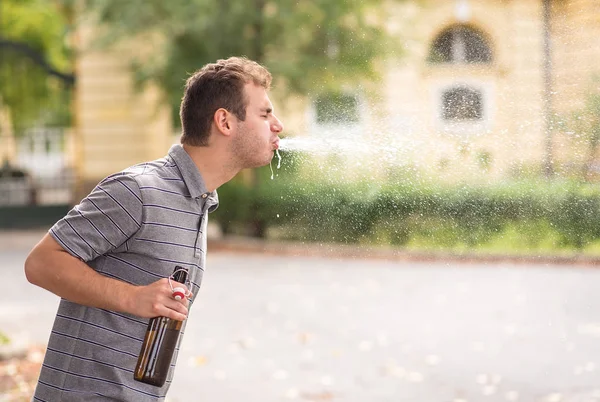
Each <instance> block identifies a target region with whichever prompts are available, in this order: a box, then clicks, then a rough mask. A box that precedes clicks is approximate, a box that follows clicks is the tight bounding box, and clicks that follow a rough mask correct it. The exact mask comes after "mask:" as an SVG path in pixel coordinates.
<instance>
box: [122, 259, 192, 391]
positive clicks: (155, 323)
mask: <svg viewBox="0 0 600 402" xmlns="http://www.w3.org/2000/svg"><path fill="white" fill-rule="evenodd" d="M187 276H188V272H187V270H186V269H185V268H182V267H179V266H177V267H175V271H174V273H173V279H174V280H175V281H177V282H179V283H185V282H186V281H187ZM182 324H183V321H177V320H173V319H171V318H167V317H154V318H152V319H150V322H148V329H147V330H146V336H145V337H144V343H143V344H142V349H141V350H140V354H139V356H138V361H137V365H136V366H135V371H134V373H133V378H135V379H136V380H137V381H141V382H144V383H146V384H151V385H156V386H157V387H162V386H163V385H164V383H165V381H166V379H167V374H168V373H169V368H170V367H171V360H172V358H173V353H174V352H175V348H176V347H177V340H178V339H179V332H180V331H181V326H182Z"/></svg>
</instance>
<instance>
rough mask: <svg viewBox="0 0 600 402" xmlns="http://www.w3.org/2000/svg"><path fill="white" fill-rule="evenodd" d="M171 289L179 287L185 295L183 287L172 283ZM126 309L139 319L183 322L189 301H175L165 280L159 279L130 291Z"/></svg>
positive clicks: (184, 299)
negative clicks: (169, 319)
mask: <svg viewBox="0 0 600 402" xmlns="http://www.w3.org/2000/svg"><path fill="white" fill-rule="evenodd" d="M171 283H172V284H173V287H181V288H183V289H184V293H186V294H187V292H188V289H187V288H186V287H185V285H183V284H181V283H179V282H175V281H172V282H171ZM129 303H130V304H131V306H130V307H129V308H128V310H130V312H131V314H134V315H137V316H139V317H145V318H152V317H158V316H161V317H168V318H172V319H174V320H178V321H183V320H185V319H186V317H187V314H188V309H187V308H188V305H189V301H188V299H187V298H185V297H184V298H183V299H181V300H175V298H174V297H173V291H172V290H171V286H170V285H169V280H168V279H167V278H163V279H160V280H158V281H156V282H154V283H151V284H150V285H147V286H136V287H135V288H134V290H133V291H132V297H131V299H130V301H129Z"/></svg>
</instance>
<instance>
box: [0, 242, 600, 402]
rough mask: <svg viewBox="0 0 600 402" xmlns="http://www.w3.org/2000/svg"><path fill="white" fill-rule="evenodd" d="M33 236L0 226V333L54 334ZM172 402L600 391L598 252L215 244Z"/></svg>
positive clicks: (483, 397) (553, 396) (560, 396)
mask: <svg viewBox="0 0 600 402" xmlns="http://www.w3.org/2000/svg"><path fill="white" fill-rule="evenodd" d="M40 237H41V234H40V232H13V233H2V234H0V261H1V264H0V270H2V278H3V280H2V281H1V282H0V331H3V332H4V333H6V334H7V335H8V336H9V337H10V338H11V340H12V341H13V342H14V343H17V344H22V345H25V344H32V343H44V342H45V341H46V340H47V337H48V334H49V331H50V327H51V325H52V321H53V319H54V313H55V311H56V306H57V304H58V298H57V297H56V296H54V295H52V294H50V293H48V292H46V291H44V290H42V289H38V288H36V287H34V286H32V285H30V284H28V283H27V281H26V280H25V278H24V275H23V271H22V265H23V261H24V259H25V256H26V254H27V252H28V251H29V249H30V248H31V247H32V246H33V244H35V241H37V240H38V239H39V238H40ZM211 246H212V248H210V246H209V254H208V269H207V271H206V274H205V277H204V282H203V286H202V289H201V292H200V295H199V297H200V298H199V299H198V300H197V302H196V303H195V306H194V308H193V310H192V311H191V314H190V317H189V319H188V323H187V328H186V333H185V337H184V340H183V343H182V345H181V351H180V360H179V364H178V367H177V370H176V374H175V380H174V382H173V385H172V388H171V391H170V394H169V397H168V399H167V400H168V401H171V402H176V401H186V402H187V401H194V402H195V401H211V402H212V401H215V402H229V401H247V402H270V401H294V400H295V401H347V402H383V401H390V402H391V401H425V402H429V401H431V402H442V401H451V402H471V401H528V402H529V401H544V402H564V401H569V402H575V401H578V402H579V401H589V402H591V401H600V366H599V365H600V270H597V269H595V266H596V265H595V263H594V261H589V260H585V261H584V260H581V261H577V260H570V261H561V260H546V259H544V258H538V259H523V258H512V257H511V258H508V257H506V258H503V257H499V256H495V257H493V258H487V259H486V258H482V257H481V256H477V257H473V256H465V255H462V256H454V255H445V256H444V255H433V256H431V255H424V254H420V255H418V254H406V253H397V252H390V251H389V250H388V251H382V250H371V251H370V250H369V249H366V248H358V247H337V246H329V245H306V244H295V245H293V244H277V243H268V244H265V243H262V242H252V241H244V240H242V239H233V240H219V241H212V242H211Z"/></svg>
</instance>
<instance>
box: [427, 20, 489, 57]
mask: <svg viewBox="0 0 600 402" xmlns="http://www.w3.org/2000/svg"><path fill="white" fill-rule="evenodd" d="M427 60H428V61H429V62H430V63H453V64H466V63H491V62H492V51H491V49H490V46H489V45H488V42H487V40H486V39H485V36H484V35H483V33H481V32H479V31H477V30H475V29H474V28H471V27H468V26H466V25H457V26H453V27H450V28H448V29H446V30H444V31H443V32H442V33H440V34H439V35H438V36H437V38H436V39H435V40H434V41H433V45H432V46H431V49H430V51H429V56H428V59H427Z"/></svg>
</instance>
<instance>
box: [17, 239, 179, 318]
mask: <svg viewBox="0 0 600 402" xmlns="http://www.w3.org/2000/svg"><path fill="white" fill-rule="evenodd" d="M25 275H26V276H27V280H28V281H29V282H31V283H32V284H34V285H37V286H40V287H42V288H44V289H46V290H49V291H50V292H52V293H54V294H56V295H58V296H60V297H62V298H64V299H67V300H69V301H72V302H75V303H79V304H82V305H86V306H90V307H98V308H102V309H106V310H112V311H120V312H124V313H129V314H133V315H136V316H139V317H145V318H151V317H157V316H163V317H169V318H173V319H175V320H180V321H181V320H184V319H185V318H186V316H187V312H188V310H187V305H188V301H187V299H186V298H184V299H183V300H181V301H177V300H175V299H174V298H173V297H172V295H171V287H170V286H169V282H168V280H167V279H166V278H163V279H160V280H158V281H156V282H154V283H152V284H150V285H147V286H135V285H130V284H128V283H126V282H123V281H120V280H117V279H113V278H109V277H106V276H104V275H102V274H99V273H98V272H96V271H95V270H94V269H92V268H91V267H90V266H88V265H87V264H86V263H85V262H83V261H81V260H80V259H78V258H76V257H74V256H73V255H71V254H69V253H68V252H67V251H65V250H64V249H63V248H62V246H61V245H60V244H59V243H58V242H57V241H56V240H54V238H53V237H52V236H50V235H49V234H46V235H45V236H44V237H43V238H42V240H41V241H40V242H39V243H38V244H37V245H36V246H35V247H34V248H33V250H32V251H31V252H30V253H29V256H28V257H27V260H26V261H25Z"/></svg>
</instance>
